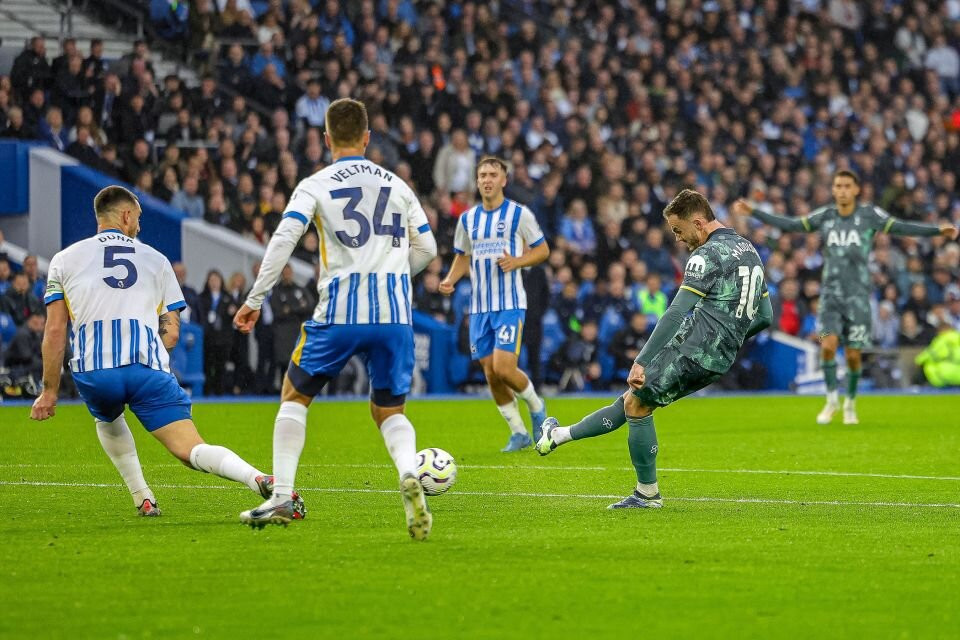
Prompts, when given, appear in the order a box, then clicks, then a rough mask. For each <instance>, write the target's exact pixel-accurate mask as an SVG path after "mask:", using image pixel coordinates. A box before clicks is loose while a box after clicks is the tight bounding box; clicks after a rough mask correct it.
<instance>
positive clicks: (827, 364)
mask: <svg viewBox="0 0 960 640" xmlns="http://www.w3.org/2000/svg"><path fill="white" fill-rule="evenodd" d="M838 344H839V339H838V338H837V336H835V335H828V336H824V337H823V340H822V343H821V358H822V359H821V361H820V366H821V367H822V368H823V379H824V383H825V384H826V387H827V402H826V404H824V405H823V409H821V410H820V413H818V414H817V424H830V422H831V421H832V420H833V415H834V414H835V413H836V412H837V409H839V408H840V399H839V397H838V394H837V360H836V353H837V345H838Z"/></svg>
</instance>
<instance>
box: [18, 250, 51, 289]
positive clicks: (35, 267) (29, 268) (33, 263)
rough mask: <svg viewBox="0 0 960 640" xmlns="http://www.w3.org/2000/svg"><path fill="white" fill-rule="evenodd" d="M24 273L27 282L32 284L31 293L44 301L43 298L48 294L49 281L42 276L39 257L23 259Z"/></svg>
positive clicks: (30, 256) (32, 256)
mask: <svg viewBox="0 0 960 640" xmlns="http://www.w3.org/2000/svg"><path fill="white" fill-rule="evenodd" d="M23 273H25V274H26V276H27V280H28V281H29V282H30V292H31V293H33V295H34V296H36V297H37V299H38V300H43V297H44V296H45V295H46V294H47V279H46V278H44V277H43V276H42V275H41V274H40V266H39V264H38V263H37V256H35V255H28V256H26V257H25V258H24V259H23Z"/></svg>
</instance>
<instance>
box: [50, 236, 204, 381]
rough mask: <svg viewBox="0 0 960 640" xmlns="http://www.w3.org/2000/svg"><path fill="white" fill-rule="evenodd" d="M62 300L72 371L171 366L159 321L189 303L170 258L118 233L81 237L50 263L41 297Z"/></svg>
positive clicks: (167, 367) (164, 368)
mask: <svg viewBox="0 0 960 640" xmlns="http://www.w3.org/2000/svg"><path fill="white" fill-rule="evenodd" d="M56 300H63V301H64V302H65V303H66V305H67V311H68V312H69V314H70V321H71V323H72V326H71V330H70V346H71V350H72V354H73V357H72V358H71V360H70V368H71V369H72V370H73V371H74V372H75V373H84V372H87V371H97V370H100V369H114V368H117V367H123V366H126V365H129V364H142V365H145V366H147V367H150V368H151V369H159V370H161V371H170V361H169V358H168V356H167V350H166V349H165V348H164V347H163V343H162V342H161V340H160V336H159V335H157V329H158V320H159V316H160V315H161V314H164V313H167V312H168V311H179V310H180V309H183V308H184V307H186V306H187V305H186V303H184V301H183V292H182V291H181V290H180V285H179V284H178V283H177V278H176V276H175V275H174V273H173V268H172V267H171V266H170V262H169V261H168V260H167V259H166V258H165V257H164V256H163V254H161V253H160V252H159V251H157V250H156V249H154V248H152V247H149V246H147V245H145V244H143V243H142V242H139V241H137V240H134V239H133V238H130V237H128V236H126V235H124V234H123V233H121V232H119V231H114V230H107V231H102V232H100V233H98V234H97V235H95V236H93V237H92V238H87V239H86V240H81V241H80V242H77V243H75V244H72V245H70V246H69V247H67V248H66V249H64V250H63V251H61V252H59V253H58V254H56V255H55V256H53V259H52V260H51V261H50V269H49V272H48V274H47V291H46V294H45V295H44V302H45V303H46V304H50V303H52V302H54V301H56Z"/></svg>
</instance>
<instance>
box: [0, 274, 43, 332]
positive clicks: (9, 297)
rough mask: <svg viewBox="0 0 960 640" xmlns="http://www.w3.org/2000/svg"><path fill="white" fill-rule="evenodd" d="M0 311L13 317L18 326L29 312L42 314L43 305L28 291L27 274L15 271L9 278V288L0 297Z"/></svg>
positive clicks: (27, 316) (28, 281)
mask: <svg viewBox="0 0 960 640" xmlns="http://www.w3.org/2000/svg"><path fill="white" fill-rule="evenodd" d="M0 311H2V312H3V313H6V314H8V315H9V316H10V317H11V318H13V323H14V324H15V325H17V326H18V327H19V326H20V325H22V324H23V323H24V322H26V321H27V318H29V317H30V315H31V314H34V313H39V314H43V305H42V304H41V303H40V299H39V298H37V296H35V295H33V292H32V291H30V280H29V279H28V278H27V274H25V273H23V272H22V271H21V272H20V273H15V274H14V275H13V278H11V280H10V288H9V289H7V292H6V293H4V294H3V297H2V298H0Z"/></svg>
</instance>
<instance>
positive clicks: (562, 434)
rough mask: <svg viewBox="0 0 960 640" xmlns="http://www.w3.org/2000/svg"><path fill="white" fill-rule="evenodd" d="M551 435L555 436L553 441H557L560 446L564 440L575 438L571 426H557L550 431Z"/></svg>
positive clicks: (568, 440)
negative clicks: (571, 433) (571, 432)
mask: <svg viewBox="0 0 960 640" xmlns="http://www.w3.org/2000/svg"><path fill="white" fill-rule="evenodd" d="M550 437H551V438H553V441H554V442H556V443H557V446H558V447H559V446H560V445H562V444H563V443H564V442H570V441H571V440H573V436H571V435H570V427H557V428H556V429H554V430H553V431H551V432H550Z"/></svg>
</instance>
